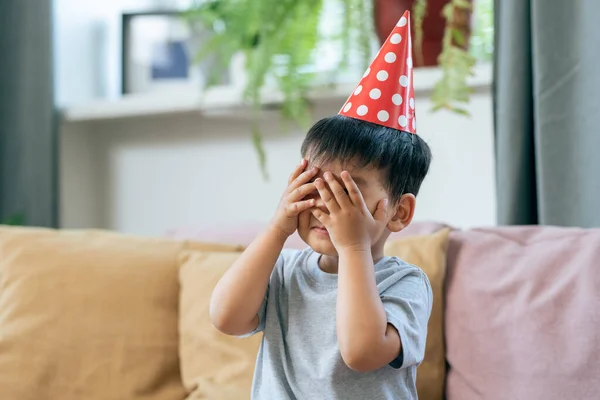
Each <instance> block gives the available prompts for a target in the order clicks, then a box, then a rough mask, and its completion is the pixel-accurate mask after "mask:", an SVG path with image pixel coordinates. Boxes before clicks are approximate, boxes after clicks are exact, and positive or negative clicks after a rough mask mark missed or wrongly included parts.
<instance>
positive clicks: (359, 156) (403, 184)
mask: <svg viewBox="0 0 600 400" xmlns="http://www.w3.org/2000/svg"><path fill="white" fill-rule="evenodd" d="M301 151H302V156H303V157H310V159H311V160H312V161H314V162H316V163H328V162H332V161H339V162H341V163H342V164H346V163H348V162H358V163H359V167H363V168H364V167H367V166H372V167H375V168H376V169H378V170H380V171H381V172H382V182H381V183H382V184H383V186H384V187H385V188H386V190H387V191H388V192H389V194H390V197H391V198H390V202H392V203H395V202H397V201H399V200H400V198H401V197H402V195H404V194H406V193H412V194H414V195H415V196H416V195H417V194H418V193H419V188H420V187H421V183H422V182H423V179H425V175H427V171H428V170H429V164H430V163H431V150H430V149H429V146H428V145H427V143H425V141H424V140H423V139H421V138H420V137H419V136H417V135H414V134H412V133H408V132H404V131H399V130H396V129H393V128H388V127H385V126H381V125H377V124H373V123H370V122H367V121H362V120H358V119H355V118H350V117H345V116H343V115H335V116H332V117H327V118H323V119H322V120H320V121H319V122H317V123H316V124H315V125H313V127H312V128H310V130H309V131H308V134H307V135H306V138H305V139H304V142H303V143H302V150H301Z"/></svg>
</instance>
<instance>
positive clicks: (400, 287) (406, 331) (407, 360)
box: [381, 268, 433, 369]
mask: <svg viewBox="0 0 600 400" xmlns="http://www.w3.org/2000/svg"><path fill="white" fill-rule="evenodd" d="M381 301H382V303H383V307H384V309H385V312H386V315H387V319H388V323H389V324H391V325H392V326H393V327H394V328H396V330H397V331H398V333H399V334H400V341H401V343H402V350H401V351H400V354H399V356H398V357H397V358H396V359H395V360H394V361H392V362H391V363H390V366H391V367H393V368H396V369H399V368H407V367H409V366H411V365H419V364H420V363H421V362H422V361H423V358H424V356H425V342H426V339H427V322H428V321H429V316H430V314H431V304H432V301H433V294H432V291H431V285H430V283H429V280H428V279H427V276H426V275H425V273H423V272H422V271H421V270H419V269H417V268H415V269H414V271H411V272H410V273H408V274H406V275H404V276H402V277H401V278H400V279H399V280H398V281H397V282H396V283H395V284H393V285H392V286H390V287H389V288H388V289H386V290H385V291H384V292H383V293H381Z"/></svg>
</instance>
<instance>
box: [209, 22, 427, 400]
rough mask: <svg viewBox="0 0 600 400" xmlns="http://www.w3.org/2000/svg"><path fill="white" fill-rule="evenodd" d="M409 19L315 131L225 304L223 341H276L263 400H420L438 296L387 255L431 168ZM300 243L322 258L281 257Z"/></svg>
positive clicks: (258, 390)
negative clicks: (418, 113) (418, 118)
mask: <svg viewBox="0 0 600 400" xmlns="http://www.w3.org/2000/svg"><path fill="white" fill-rule="evenodd" d="M408 20H409V14H408V12H407V13H405V15H404V16H403V17H402V19H401V20H400V22H399V23H398V26H397V27H396V28H395V29H394V32H392V34H391V35H390V37H389V38H388V40H387V42H386V43H385V44H384V46H383V48H382V50H381V51H380V53H379V55H378V56H377V58H376V59H375V60H374V61H373V63H372V64H371V67H370V68H369V69H368V70H367V72H366V73H365V76H364V77H363V79H362V80H361V82H360V84H359V86H357V88H356V90H355V91H354V93H353V95H351V96H350V98H349V99H348V101H347V102H346V104H345V105H344V107H343V108H342V110H341V111H340V114H341V115H337V116H334V117H329V118H325V119H323V120H321V121H319V122H317V123H316V124H315V125H314V126H313V127H312V128H311V129H310V131H309V132H308V134H307V136H306V139H305V140H304V143H303V145H302V156H303V159H302V161H301V162H300V164H299V165H298V167H297V168H296V169H295V171H294V172H293V173H292V175H291V177H290V180H289V182H288V188H287V190H286V191H285V192H284V194H283V196H282V198H281V202H280V204H279V207H278V209H277V211H276V213H275V216H274V218H273V220H272V222H271V224H270V225H269V227H268V228H267V229H266V230H265V231H264V232H263V233H262V234H261V235H260V236H259V237H257V238H256V239H255V240H254V242H253V243H252V244H251V245H250V246H249V247H248V248H247V249H246V251H245V252H244V253H243V254H242V255H241V256H240V258H239V259H238V260H237V261H236V262H235V263H234V265H233V266H232V267H231V268H230V269H229V270H228V271H227V273H226V274H225V275H224V276H223V278H222V279H221V281H220V282H219V283H218V285H217V287H216V288H215V290H214V292H213V296H212V299H211V307H210V315H211V320H212V321H213V323H214V325H215V326H216V327H217V328H218V329H219V330H221V331H222V332H224V333H226V334H229V335H239V336H243V335H250V334H253V333H256V332H259V331H263V332H264V336H263V341H262V345H261V347H260V350H259V354H258V359H257V363H256V371H255V376H254V383H253V389H252V398H254V399H268V400H271V399H276V400H279V399H300V400H304V399H306V400H314V399H327V400H330V399H340V400H352V399H360V400H363V399H369V400H371V399H416V398H417V393H416V368H417V366H418V365H419V363H420V362H421V361H422V360H423V356H424V352H425V340H426V336H427V322H428V319H429V314H430V312H431V304H432V292H431V287H430V285H429V281H428V279H427V277H426V276H425V274H424V273H423V272H422V271H421V270H420V269H419V268H417V267H415V266H412V265H409V264H407V263H405V262H403V261H402V260H400V259H398V258H395V257H384V256H383V247H384V244H385V241H386V239H387V238H388V236H389V235H390V233H391V232H398V231H400V230H402V229H404V228H405V227H406V226H407V225H408V224H409V223H410V222H411V220H412V217H413V213H414V210H415V202H416V200H415V196H416V195H417V193H418V191H419V187H420V185H421V182H422V181H423V179H424V178H425V175H426V174H427V171H428V168H429V164H430V160H431V153H430V151H429V147H428V146H427V144H426V143H425V142H424V141H423V140H422V139H420V138H419V137H418V136H417V135H416V134H415V123H414V100H413V98H412V96H413V88H412V62H411V61H410V51H411V44H410V24H409V23H408ZM402 36H404V37H405V40H404V43H402V39H403V38H402ZM397 60H399V62H396V61H397ZM404 61H406V62H404ZM352 103H354V105H353V104H352ZM295 231H298V233H299V235H300V237H301V238H302V239H303V240H304V241H305V242H306V243H307V244H308V245H309V247H308V248H307V249H306V250H303V251H290V250H285V251H282V249H283V245H284V243H285V241H286V239H287V238H288V237H289V236H290V235H292V234H293V233H294V232H295Z"/></svg>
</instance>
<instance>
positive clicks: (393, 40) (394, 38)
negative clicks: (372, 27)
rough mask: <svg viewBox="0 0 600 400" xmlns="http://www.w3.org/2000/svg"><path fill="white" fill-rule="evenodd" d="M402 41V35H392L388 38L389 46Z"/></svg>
mask: <svg viewBox="0 0 600 400" xmlns="http://www.w3.org/2000/svg"><path fill="white" fill-rule="evenodd" d="M401 41H402V35H401V34H399V33H394V34H393V35H392V36H391V37H390V43H391V44H398V43H400V42H401Z"/></svg>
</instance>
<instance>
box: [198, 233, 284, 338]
mask: <svg viewBox="0 0 600 400" xmlns="http://www.w3.org/2000/svg"><path fill="white" fill-rule="evenodd" d="M286 239H287V236H286V235H284V234H283V233H282V232H281V231H279V230H277V229H276V228H274V227H269V228H268V229H267V230H266V231H265V232H264V233H262V234H261V235H260V236H259V237H257V238H256V239H255V240H254V241H253V242H252V244H251V245H250V246H248V248H247V249H246V251H244V252H243V253H242V255H241V256H240V257H239V258H238V259H237V260H236V261H235V263H233V265H232V266H231V268H229V269H228V270H227V272H226V273H225V274H224V275H223V277H222V278H221V280H220V281H219V283H218V284H217V286H216V287H215V289H214V291H213V294H212V297H211V300H210V319H211V321H212V323H213V325H214V326H215V327H216V328H217V329H218V330H220V331H221V332H223V333H225V334H227V335H236V336H240V335H245V334H247V333H250V332H252V331H253V330H255V329H256V327H257V326H258V324H259V320H258V311H259V309H260V306H261V305H262V302H263V300H264V298H265V293H266V291H267V286H268V284H269V278H270V276H271V272H272V271H273V267H274V266H275V263H276V262H277V258H278V257H279V253H281V250H282V248H283V245H284V243H285V241H286Z"/></svg>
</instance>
